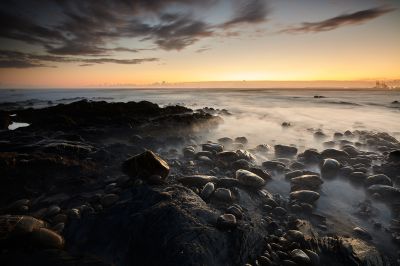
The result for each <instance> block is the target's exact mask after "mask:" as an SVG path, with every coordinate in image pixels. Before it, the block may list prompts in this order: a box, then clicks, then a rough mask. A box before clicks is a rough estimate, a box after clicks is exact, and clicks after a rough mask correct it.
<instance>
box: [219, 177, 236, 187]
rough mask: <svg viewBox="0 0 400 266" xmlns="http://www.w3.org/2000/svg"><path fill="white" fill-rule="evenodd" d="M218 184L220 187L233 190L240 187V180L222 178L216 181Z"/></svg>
mask: <svg viewBox="0 0 400 266" xmlns="http://www.w3.org/2000/svg"><path fill="white" fill-rule="evenodd" d="M216 183H217V185H218V186H219V187H226V188H231V187H237V186H239V185H240V182H239V180H237V179H236V178H230V177H221V178H218V179H217V180H216Z"/></svg>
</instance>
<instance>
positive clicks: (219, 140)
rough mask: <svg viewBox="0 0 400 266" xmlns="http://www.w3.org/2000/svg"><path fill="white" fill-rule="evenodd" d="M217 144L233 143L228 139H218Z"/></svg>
mask: <svg viewBox="0 0 400 266" xmlns="http://www.w3.org/2000/svg"><path fill="white" fill-rule="evenodd" d="M218 143H220V144H222V145H231V144H232V143H233V139H231V138H228V137H223V138H219V139H218Z"/></svg>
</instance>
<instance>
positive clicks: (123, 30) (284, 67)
mask: <svg viewBox="0 0 400 266" xmlns="http://www.w3.org/2000/svg"><path fill="white" fill-rule="evenodd" d="M0 22H1V23H0V86H1V87H55V88H56V87H63V88H65V87H99V86H101V87H104V86H105V87H108V86H110V87H115V86H117V87H119V86H121V87H125V86H127V87H129V86H148V85H150V86H154V85H156V86H164V85H170V86H171V85H172V86H174V85H176V86H179V85H180V84H205V85H204V86H210V87H213V86H215V85H216V84H221V82H223V81H233V82H238V83H240V84H242V85H243V84H245V85H243V86H247V85H246V84H252V82H254V81H271V82H274V81H288V82H289V83H288V84H293V82H296V81H298V82H299V83H301V82H304V81H318V84H321V81H322V84H323V81H326V82H327V84H328V82H332V81H346V82H347V81H349V84H350V82H351V81H357V82H358V83H356V84H359V83H360V82H365V81H368V82H372V81H375V80H398V79H399V78H400V75H399V74H400V32H399V31H400V30H399V29H400V27H399V26H400V1H398V0H386V1H385V0H2V1H1V2H0ZM229 84H231V83H229ZM275 84H276V83H275ZM341 84H344V85H346V84H345V83H343V82H342V83H341ZM353 84H355V83H353Z"/></svg>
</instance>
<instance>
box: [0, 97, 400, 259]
mask: <svg viewBox="0 0 400 266" xmlns="http://www.w3.org/2000/svg"><path fill="white" fill-rule="evenodd" d="M314 96H320V97H314ZM0 99H1V102H3V104H2V106H6V107H7V104H4V102H19V103H20V104H21V106H24V107H27V106H29V107H34V108H40V107H45V106H51V105H55V104H58V103H69V102H73V101H77V100H82V99H88V100H94V101H98V100H105V101H110V102H114V101H122V102H127V101H142V100H146V101H150V102H154V103H157V104H159V105H162V106H166V105H176V104H179V105H184V106H187V107H189V108H192V109H198V108H203V107H212V108H217V109H226V110H228V112H229V113H231V114H232V115H223V116H222V117H223V120H224V123H223V124H221V125H220V126H219V127H218V128H217V129H215V130H213V131H212V132H210V133H209V134H208V135H206V136H203V139H204V141H206V140H211V141H216V140H217V139H218V138H220V137H230V138H235V137H238V136H245V137H247V138H248V140H249V143H248V145H247V147H248V148H254V147H255V146H257V145H259V144H268V145H271V146H273V145H274V144H287V145H295V146H296V147H298V148H299V151H300V152H301V151H302V150H304V149H306V148H316V149H318V150H319V151H321V150H322V149H324V147H323V145H322V141H318V140H316V139H315V138H314V137H313V133H314V132H316V131H322V132H324V133H325V134H326V135H327V136H328V138H327V139H326V140H332V139H333V138H332V137H333V133H334V132H342V133H343V132H344V131H346V130H351V131H353V130H368V131H377V132H387V133H389V134H391V135H392V136H394V137H396V138H397V139H399V137H400V104H399V102H398V101H400V91H334V90H332V91H326V90H319V91H318V90H191V91H188V90H127V89H118V90H117V89H113V90H99V89H85V90H2V91H0ZM283 122H288V123H290V125H291V126H290V127H282V123H283ZM324 141H325V140H324ZM336 148H339V147H338V146H336ZM273 158H274V155H273V153H269V154H266V155H264V156H259V157H258V159H259V161H260V162H262V161H263V160H267V159H273ZM308 170H313V171H317V172H318V171H319V169H318V167H313V168H312V169H308ZM266 187H267V189H268V190H270V191H271V192H279V193H281V194H282V195H283V196H285V197H287V196H288V195H289V192H290V184H289V182H288V181H286V180H284V177H283V176H280V175H277V176H274V180H273V181H271V182H269V183H267V185H266ZM366 199H367V196H366V193H365V189H364V188H363V187H356V186H354V185H353V184H350V183H349V182H348V181H347V180H344V179H343V178H338V179H335V180H324V184H323V185H322V189H321V198H320V199H319V200H318V202H317V205H316V213H318V214H321V215H323V216H326V217H327V225H328V228H329V229H328V231H333V232H334V231H336V232H340V233H341V234H347V235H351V234H352V229H353V228H354V227H356V226H360V227H363V228H365V229H367V230H368V231H369V233H370V234H371V235H372V237H373V242H374V243H375V244H377V245H378V246H379V247H381V248H383V249H385V250H386V251H389V252H394V251H396V247H395V246H394V245H393V244H392V243H391V241H390V234H389V233H388V232H385V231H382V230H375V229H374V228H373V223H374V222H380V223H381V224H382V226H383V227H384V228H385V227H386V228H387V227H389V224H390V220H391V213H390V209H389V208H388V207H387V206H386V205H385V204H383V203H377V202H373V203H372V217H369V218H366V217H363V216H360V215H359V213H358V210H359V208H360V204H362V202H364V201H365V200H366Z"/></svg>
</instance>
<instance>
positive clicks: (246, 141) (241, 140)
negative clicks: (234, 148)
mask: <svg viewBox="0 0 400 266" xmlns="http://www.w3.org/2000/svg"><path fill="white" fill-rule="evenodd" d="M235 142H236V143H241V144H247V143H248V142H249V141H248V140H247V138H246V137H236V138H235Z"/></svg>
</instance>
